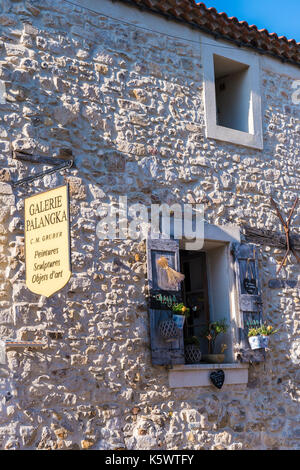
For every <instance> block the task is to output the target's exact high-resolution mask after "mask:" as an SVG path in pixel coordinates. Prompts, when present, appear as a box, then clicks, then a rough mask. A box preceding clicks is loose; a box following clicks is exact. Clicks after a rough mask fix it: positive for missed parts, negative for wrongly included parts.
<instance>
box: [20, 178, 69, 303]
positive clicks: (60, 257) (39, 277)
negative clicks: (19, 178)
mask: <svg viewBox="0 0 300 470" xmlns="http://www.w3.org/2000/svg"><path fill="white" fill-rule="evenodd" d="M24 225H25V227H24V230H25V263H26V285H27V287H28V289H29V290H31V292H34V293H35V294H39V295H44V296H46V297H50V296H51V295H52V294H54V293H55V292H57V291H59V290H60V289H62V288H63V287H64V286H65V285H66V284H67V282H68V281H69V279H70V277H71V260H70V227H69V195H68V186H67V185H64V186H59V187H57V188H55V189H51V190H49V191H45V192H42V193H39V194H36V195H34V196H31V197H28V198H26V199H25V224H24Z"/></svg>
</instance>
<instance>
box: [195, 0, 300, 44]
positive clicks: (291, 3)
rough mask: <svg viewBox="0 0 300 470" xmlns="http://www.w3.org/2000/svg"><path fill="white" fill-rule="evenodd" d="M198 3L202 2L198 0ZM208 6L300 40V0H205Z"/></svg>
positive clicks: (260, 27)
mask: <svg viewBox="0 0 300 470" xmlns="http://www.w3.org/2000/svg"><path fill="white" fill-rule="evenodd" d="M196 3H200V2H199V1H198V0H196ZM203 3H204V4H205V5H206V6H207V7H208V8H210V7H214V8H216V10H217V11H218V12H219V13H221V12H223V11H225V13H227V15H228V16H236V17H237V18H238V19H239V20H240V21H242V20H245V21H247V23H249V24H255V25H256V26H257V27H258V28H259V29H262V28H266V29H267V30H268V31H269V32H270V33H277V34H278V36H286V37H287V38H288V39H296V41H297V42H300V0H285V1H282V0H206V1H205V0H204V1H203Z"/></svg>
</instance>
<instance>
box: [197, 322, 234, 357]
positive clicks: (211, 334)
mask: <svg viewBox="0 0 300 470" xmlns="http://www.w3.org/2000/svg"><path fill="white" fill-rule="evenodd" d="M227 330H228V325H227V323H226V320H225V319H223V320H218V321H214V322H210V323H209V324H208V328H207V330H206V331H205V332H204V337H205V338H206V339H207V340H208V354H204V355H203V356H202V361H203V362H208V363H209V364H220V363H222V362H224V359H225V354H224V351H225V350H226V349H227V345H226V344H222V345H221V349H220V352H219V353H216V351H215V350H216V339H217V337H218V336H219V335H220V334H223V333H226V331H227Z"/></svg>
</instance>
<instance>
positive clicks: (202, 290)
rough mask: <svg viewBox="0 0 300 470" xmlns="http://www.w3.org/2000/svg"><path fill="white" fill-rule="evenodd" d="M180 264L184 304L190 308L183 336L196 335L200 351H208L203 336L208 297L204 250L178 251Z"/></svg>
mask: <svg viewBox="0 0 300 470" xmlns="http://www.w3.org/2000/svg"><path fill="white" fill-rule="evenodd" d="M180 265H181V269H182V273H183V274H184V275H185V279H184V282H183V283H182V293H183V302H184V305H186V306H187V307H189V308H190V315H189V317H188V318H187V319H186V321H185V326H184V338H185V339H186V338H188V337H192V336H196V337H197V338H198V339H199V341H200V349H201V351H202V353H204V354H207V353H208V341H207V339H206V338H205V337H203V333H204V331H205V330H206V329H207V327H208V323H209V297H208V283H207V262H206V253H205V252H196V251H184V250H181V251H180Z"/></svg>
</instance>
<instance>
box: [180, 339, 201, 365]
mask: <svg viewBox="0 0 300 470" xmlns="http://www.w3.org/2000/svg"><path fill="white" fill-rule="evenodd" d="M184 355H185V360H186V363H187V364H198V363H199V362H200V361H201V356H202V353H201V350H200V341H199V338H197V336H189V337H188V338H186V339H185V341H184Z"/></svg>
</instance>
